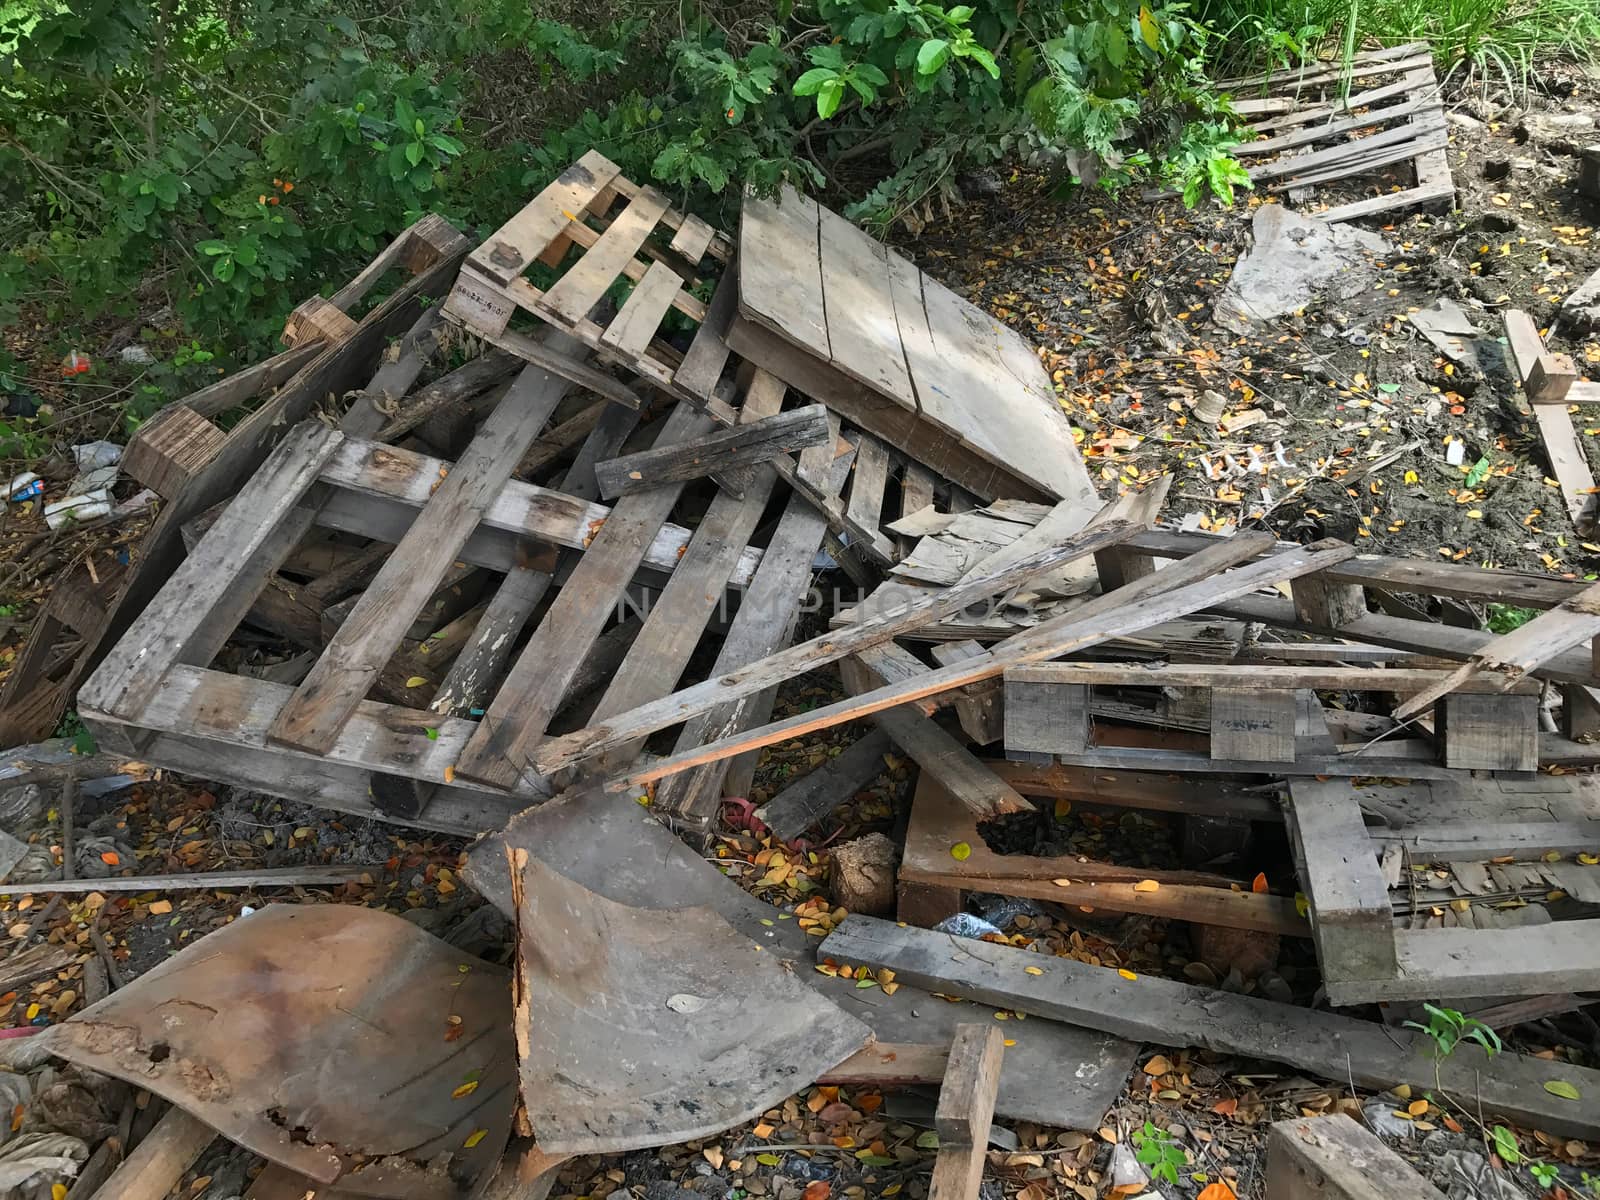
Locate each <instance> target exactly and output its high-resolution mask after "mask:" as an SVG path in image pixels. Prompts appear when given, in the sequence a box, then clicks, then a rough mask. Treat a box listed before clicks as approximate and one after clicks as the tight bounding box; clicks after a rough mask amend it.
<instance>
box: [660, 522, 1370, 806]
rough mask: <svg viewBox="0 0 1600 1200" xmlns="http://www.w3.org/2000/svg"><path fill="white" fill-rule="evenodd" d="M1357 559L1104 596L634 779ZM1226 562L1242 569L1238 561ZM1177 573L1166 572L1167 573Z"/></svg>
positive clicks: (1331, 550)
mask: <svg viewBox="0 0 1600 1200" xmlns="http://www.w3.org/2000/svg"><path fill="white" fill-rule="evenodd" d="M1081 536H1083V535H1080V537H1081ZM1241 536H1243V535H1241ZM1079 544H1082V543H1079ZM1232 549H1233V548H1232V547H1228V548H1226V550H1232ZM1208 553H1209V552H1208ZM1224 553H1226V551H1224ZM1353 553H1354V550H1353V548H1351V547H1350V546H1347V545H1344V544H1343V543H1338V542H1331V543H1330V542H1321V543H1314V544H1313V545H1311V546H1308V547H1302V548H1300V549H1299V550H1295V551H1289V552H1287V553H1286V554H1283V555H1280V556H1277V557H1275V558H1273V559H1271V560H1268V561H1267V562H1265V563H1253V564H1251V565H1249V566H1244V567H1240V568H1238V569H1237V570H1235V571H1231V572H1229V573H1227V574H1226V575H1222V576H1219V577H1218V578H1216V579H1209V578H1202V580H1201V581H1200V582H1196V583H1190V584H1188V585H1187V586H1174V587H1173V588H1172V590H1170V591H1166V592H1163V593H1161V594H1160V595H1156V596H1154V597H1153V598H1148V600H1147V596H1148V593H1147V592H1146V591H1143V590H1140V591H1138V592H1136V593H1134V595H1136V596H1137V597H1138V598H1139V599H1140V600H1141V601H1146V600H1147V602H1143V603H1141V604H1139V605H1138V606H1136V607H1134V608H1133V609H1131V610H1127V609H1124V608H1123V607H1122V605H1123V603H1125V601H1126V599H1127V598H1128V597H1126V596H1119V593H1120V592H1121V591H1122V590H1123V589H1119V592H1112V593H1110V594H1109V595H1107V596H1102V597H1100V599H1099V600H1098V601H1094V602H1091V603H1090V604H1089V605H1085V606H1084V608H1083V609H1081V610H1078V611H1079V612H1087V613H1088V616H1085V617H1078V615H1077V612H1074V613H1069V614H1067V615H1068V616H1071V617H1073V618H1074V620H1073V621H1072V622H1070V623H1069V622H1063V621H1061V620H1060V619H1059V618H1053V619H1052V620H1051V621H1047V622H1045V623H1044V624H1042V625H1039V626H1037V627H1035V628H1034V629H1031V630H1029V631H1028V632H1027V633H1025V634H1018V635H1014V636H1013V637H1011V638H1007V639H1006V640H1005V641H1003V642H1001V643H999V644H998V645H997V646H996V647H995V648H994V649H993V650H992V651H991V652H990V653H989V654H988V655H987V656H986V657H985V658H981V659H978V658H975V659H969V660H967V661H966V662H962V663H957V664H955V665H954V666H951V667H943V668H941V669H939V670H937V671H931V672H929V673H928V674H927V675H925V676H922V677H920V678H919V679H916V680H912V681H909V682H907V683H904V684H900V685H898V686H895V685H891V686H889V687H886V688H880V689H879V690H877V691H875V692H872V693H869V694H868V695H865V696H859V697H855V698H853V699H850V700H845V701H841V702H838V703H835V704H830V705H826V706H824V707H822V708H819V709H815V710H813V711H812V712H810V713H802V714H800V715H799V716H797V717H791V718H789V719H788V720H784V721H779V722H777V723H775V724H773V725H769V726H767V727H766V728H765V729H761V730H757V731H755V732H753V733H749V734H744V735H741V736H739V737H731V738H725V739H723V740H722V741H720V742H717V743H714V744H711V745H707V746H704V747H701V748H700V749H699V750H697V751H693V752H690V753H687V754H674V755H672V756H670V757H668V758H663V759H658V760H657V761H656V762H654V763H651V764H650V765H648V766H646V767H642V768H640V769H638V770H636V771H633V772H630V774H629V779H630V781H634V782H647V781H648V780H651V779H660V778H664V777H665V776H667V775H671V774H673V773H675V772H677V771H681V770H684V769H686V768H688V767H692V766H697V765H699V764H700V763H702V762H714V761H716V760H717V759H719V758H726V757H729V756H730V755H733V754H740V753H743V752H744V751H746V750H752V749H756V748H757V747H760V746H769V745H772V744H774V743H776V742H781V741H786V740H787V739H788V738H790V737H795V736H799V735H800V734H802V733H810V732H812V731H814V730H817V729H826V728H828V727H830V726H832V725H835V724H838V723H840V722H842V721H849V720H854V719H856V718H858V717H864V716H869V715H871V714H872V713H874V712H881V711H882V710H883V709H886V708H893V707H895V706H897V705H900V704H905V703H907V702H909V701H912V700H920V699H922V698H923V697H924V696H932V695H936V694H938V693H940V692H945V691H949V690H950V689H951V688H955V687H960V686H963V685H965V684H969V683H977V682H980V681H982V680H984V679H988V678H991V677H993V676H995V675H998V674H1000V673H1001V672H1003V671H1004V670H1005V668H1006V666H1007V665H1008V664H1009V663H1013V662H1015V663H1021V662H1028V661H1036V660H1040V659H1046V658H1056V657H1059V656H1060V655H1063V654H1067V653H1070V652H1071V651H1073V650H1077V649H1084V648H1086V647H1088V646H1091V645H1095V644H1098V643H1099V642H1103V641H1108V640H1110V639H1111V638H1113V637H1117V636H1120V635H1123V634H1126V633H1130V632H1135V631H1136V630H1137V629H1138V628H1146V627H1148V626H1150V625H1158V624H1161V623H1162V622H1163V621H1169V620H1173V619H1174V618H1177V617H1181V616H1186V615H1187V614H1189V613H1191V612H1197V611H1200V610H1201V609H1205V608H1209V607H1212V606H1213V605H1216V604H1221V603H1224V602H1225V601H1226V600H1227V599H1231V598H1232V597H1234V596H1239V595H1247V594H1248V593H1250V592H1253V591H1255V590H1256V589H1257V588H1258V587H1260V586H1263V585H1264V584H1265V582H1266V581H1268V580H1281V579H1284V578H1291V577H1297V576H1299V575H1302V574H1306V573H1308V572H1310V571H1315V570H1320V569H1322V568H1324V567H1326V566H1328V565H1330V564H1331V563H1333V562H1337V561H1340V560H1341V559H1343V558H1345V557H1347V556H1349V555H1350V554H1353ZM1197 557H1198V556H1197ZM1215 561H1216V560H1210V561H1208V562H1207V563H1206V564H1204V565H1203V566H1201V565H1200V564H1198V563H1195V562H1194V560H1191V563H1192V564H1194V565H1195V566H1196V567H1197V569H1200V570H1204V571H1206V572H1207V573H1209V572H1210V571H1211V570H1214V569H1221V568H1217V567H1213V565H1212V563H1213V562H1215ZM1225 561H1236V559H1235V560H1225ZM1172 569H1173V568H1168V571H1171V570H1172ZM1158 574H1160V573H1158ZM1155 578H1156V576H1154V575H1152V576H1150V579H1152V580H1153V579H1155ZM1144 582H1145V581H1142V580H1141V581H1139V583H1137V584H1130V585H1128V587H1129V588H1136V589H1137V588H1139V587H1140V585H1141V584H1143V583H1144ZM1171 582H1172V583H1173V584H1175V585H1176V584H1177V583H1178V582H1179V580H1178V579H1176V578H1174V579H1172V580H1171ZM950 590H952V591H955V590H959V589H950ZM1102 602H1103V604H1104V605H1105V608H1106V609H1107V610H1109V611H1102V610H1101V609H1100V608H1098V607H1096V606H1097V605H1099V604H1101V603H1102ZM836 640H842V639H836ZM852 649H854V647H850V648H847V649H846V650H845V653H849V652H851V650H852ZM668 699H669V700H670V699H671V698H670V697H669V698H668ZM669 723H670V722H669Z"/></svg>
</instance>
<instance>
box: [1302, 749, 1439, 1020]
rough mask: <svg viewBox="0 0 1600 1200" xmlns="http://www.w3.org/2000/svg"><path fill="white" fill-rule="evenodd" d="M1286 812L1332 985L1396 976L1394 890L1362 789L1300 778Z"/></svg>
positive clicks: (1326, 974) (1319, 951)
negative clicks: (1364, 810)
mask: <svg viewBox="0 0 1600 1200" xmlns="http://www.w3.org/2000/svg"><path fill="white" fill-rule="evenodd" d="M1286 812H1287V814H1288V818H1289V822H1288V823H1289V829H1290V833H1291V835H1292V836H1293V838H1294V843H1295V850H1296V854H1295V858H1296V861H1297V862H1298V864H1299V868H1300V879H1301V882H1302V883H1303V884H1304V887H1305V893H1306V896H1307V898H1308V899H1309V901H1310V913H1311V928H1312V931H1313V937H1314V938H1315V941H1316V944H1317V958H1318V961H1319V962H1320V963H1321V964H1322V971H1323V976H1324V978H1326V979H1328V980H1330V981H1331V980H1338V981H1341V982H1342V981H1344V980H1347V979H1387V978H1389V977H1391V976H1393V974H1394V972H1395V943H1394V917H1393V914H1392V912H1391V910H1390V907H1389V888H1388V885H1387V884H1385V883H1384V879H1383V873H1382V872H1381V871H1380V870H1379V869H1378V855H1377V849H1376V847H1375V846H1374V844H1373V841H1372V839H1371V838H1370V837H1368V836H1367V825H1366V822H1365V821H1364V820H1363V819H1362V815H1361V807H1360V805H1359V803H1358V802H1357V800H1356V793H1355V789H1354V788H1353V787H1352V786H1351V784H1350V783H1349V781H1348V780H1342V779H1339V780H1334V779H1330V780H1325V781H1324V780H1316V779H1295V780H1292V781H1291V782H1290V784H1289V805H1288V808H1287V810H1286ZM1452 994H1453V993H1452Z"/></svg>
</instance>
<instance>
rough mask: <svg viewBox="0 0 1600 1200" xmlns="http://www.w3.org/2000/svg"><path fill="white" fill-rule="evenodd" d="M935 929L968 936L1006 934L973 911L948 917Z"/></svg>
mask: <svg viewBox="0 0 1600 1200" xmlns="http://www.w3.org/2000/svg"><path fill="white" fill-rule="evenodd" d="M933 931H934V932H935V933H948V934H952V935H953V936H955V937H966V938H981V937H984V936H986V935H987V934H991V933H994V934H1000V935H1001V936H1002V937H1003V936H1004V934H1003V933H1002V932H1001V930H1000V929H999V928H998V927H996V926H994V925H991V924H990V923H989V922H988V921H985V920H984V919H983V918H982V917H975V916H973V915H972V914H971V913H957V914H956V915H955V916H953V917H946V918H945V919H944V920H942V921H940V922H939V923H938V924H937V925H935V926H934V927H933Z"/></svg>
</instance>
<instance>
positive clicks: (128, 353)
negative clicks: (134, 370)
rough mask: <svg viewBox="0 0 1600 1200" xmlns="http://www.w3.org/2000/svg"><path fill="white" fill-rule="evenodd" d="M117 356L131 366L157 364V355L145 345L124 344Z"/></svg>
mask: <svg viewBox="0 0 1600 1200" xmlns="http://www.w3.org/2000/svg"><path fill="white" fill-rule="evenodd" d="M117 357H118V358H120V359H121V360H122V361H123V362H125V363H127V364H128V366H130V367H151V366H154V365H155V361H156V360H155V355H153V354H151V353H150V351H148V350H146V349H145V348H144V347H143V346H124V347H123V348H122V349H121V350H120V351H118V353H117Z"/></svg>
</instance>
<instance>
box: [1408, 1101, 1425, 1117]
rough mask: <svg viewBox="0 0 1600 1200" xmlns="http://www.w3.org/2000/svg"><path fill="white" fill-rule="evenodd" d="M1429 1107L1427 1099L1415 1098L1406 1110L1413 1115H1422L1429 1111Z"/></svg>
mask: <svg viewBox="0 0 1600 1200" xmlns="http://www.w3.org/2000/svg"><path fill="white" fill-rule="evenodd" d="M1428 1107H1429V1105H1428V1102H1427V1101H1426V1100H1413V1101H1412V1102H1411V1103H1410V1104H1408V1105H1406V1111H1407V1112H1408V1113H1410V1114H1411V1115H1412V1116H1413V1117H1420V1116H1421V1115H1422V1114H1423V1113H1425V1112H1427V1111H1428Z"/></svg>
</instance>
